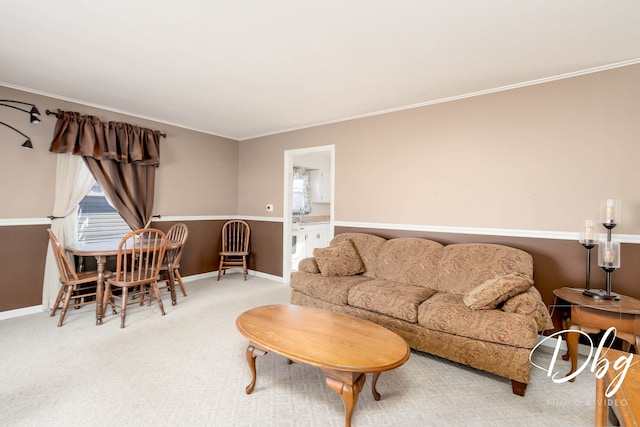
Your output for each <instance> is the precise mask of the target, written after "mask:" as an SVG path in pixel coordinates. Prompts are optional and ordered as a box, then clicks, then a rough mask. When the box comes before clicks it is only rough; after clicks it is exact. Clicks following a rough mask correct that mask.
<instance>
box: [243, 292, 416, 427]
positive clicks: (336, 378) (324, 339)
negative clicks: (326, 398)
mask: <svg viewBox="0 0 640 427" xmlns="http://www.w3.org/2000/svg"><path fill="white" fill-rule="evenodd" d="M236 327H237V328H238V330H239V331H240V333H241V334H242V335H244V336H245V337H246V338H247V339H248V340H249V347H248V348H247V351H246V357H247V362H248V363H249V368H250V369H251V374H252V376H253V378H252V380H251V384H249V385H248V386H247V388H246V391H247V394H250V393H251V392H252V391H253V389H254V387H255V385H256V357H258V356H263V355H265V354H267V353H268V352H269V351H272V352H274V353H278V354H280V355H282V356H284V357H286V358H288V359H290V360H292V361H294V362H298V363H305V364H307V365H311V366H315V367H318V368H320V369H321V370H322V371H323V372H324V374H325V376H326V378H327V385H328V386H329V388H330V389H331V390H333V391H335V392H336V393H338V394H339V395H340V396H341V397H342V402H343V403H344V408H345V425H346V426H347V427H349V426H350V425H351V415H352V414H353V408H354V407H355V405H356V403H357V402H358V394H359V393H360V391H361V390H362V388H363V386H364V383H365V380H366V376H365V374H366V373H373V380H372V384H371V393H372V394H373V397H374V399H375V400H380V394H379V393H378V391H377V390H376V383H377V381H378V377H379V376H380V373H381V372H384V371H388V370H390V369H394V368H397V367H398V366H401V365H402V364H403V363H405V362H406V361H407V360H408V359H409V356H410V354H411V350H410V349H409V346H408V345H407V343H406V342H405V341H404V340H403V339H402V338H401V337H400V336H399V335H397V334H395V333H394V332H391V331H390V330H388V329H386V328H383V327H382V326H379V325H376V324H375V323H372V322H369V321H367V320H363V319H358V318H356V317H353V316H347V315H344V314H337V313H332V312H329V311H326V310H321V309H318V308H312V307H305V306H300V305H287V304H283V305H267V306H262V307H256V308H253V309H251V310H248V311H246V312H244V313H242V314H241V315H240V316H238V319H237V320H236Z"/></svg>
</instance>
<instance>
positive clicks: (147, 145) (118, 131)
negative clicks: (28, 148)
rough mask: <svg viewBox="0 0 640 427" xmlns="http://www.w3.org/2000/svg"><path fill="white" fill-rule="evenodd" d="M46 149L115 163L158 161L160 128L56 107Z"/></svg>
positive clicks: (155, 164)
mask: <svg viewBox="0 0 640 427" xmlns="http://www.w3.org/2000/svg"><path fill="white" fill-rule="evenodd" d="M56 116H57V117H58V121H57V122H56V127H55V129H54V132H53V140H52V141H51V147H50V148H49V151H51V152H53V153H73V154H76V155H80V156H84V157H91V158H94V159H96V160H115V161H117V162H119V163H136V164H140V165H148V166H158V165H159V164H160V135H161V134H160V131H157V130H151V129H146V128H141V127H138V126H134V125H131V124H128V123H121V122H103V121H102V120H100V119H98V118H97V117H94V116H90V115H82V114H80V113H76V112H72V111H61V110H58V113H57V114H56Z"/></svg>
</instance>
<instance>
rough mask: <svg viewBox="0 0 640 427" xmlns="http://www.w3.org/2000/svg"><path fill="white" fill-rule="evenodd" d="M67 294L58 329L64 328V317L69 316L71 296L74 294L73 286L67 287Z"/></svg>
mask: <svg viewBox="0 0 640 427" xmlns="http://www.w3.org/2000/svg"><path fill="white" fill-rule="evenodd" d="M65 289H66V293H65V296H64V302H63V303H62V311H61V312H60V320H59V321H58V327H60V326H62V322H64V316H66V314H67V309H68V308H69V301H70V300H71V294H72V293H73V286H65Z"/></svg>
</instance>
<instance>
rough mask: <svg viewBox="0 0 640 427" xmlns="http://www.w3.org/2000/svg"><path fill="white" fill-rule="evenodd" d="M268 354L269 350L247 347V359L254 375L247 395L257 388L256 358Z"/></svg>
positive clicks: (253, 346) (252, 346) (247, 389)
mask: <svg viewBox="0 0 640 427" xmlns="http://www.w3.org/2000/svg"><path fill="white" fill-rule="evenodd" d="M267 353H268V351H267V350H263V349H261V348H258V347H256V346H255V345H252V344H251V345H249V347H247V351H246V352H245V356H246V357H247V363H248V364H249V369H251V375H252V378H251V384H249V385H248V386H247V388H246V391H247V394H251V392H252V391H253V388H254V387H255V386H256V357H259V356H264V355H265V354H267Z"/></svg>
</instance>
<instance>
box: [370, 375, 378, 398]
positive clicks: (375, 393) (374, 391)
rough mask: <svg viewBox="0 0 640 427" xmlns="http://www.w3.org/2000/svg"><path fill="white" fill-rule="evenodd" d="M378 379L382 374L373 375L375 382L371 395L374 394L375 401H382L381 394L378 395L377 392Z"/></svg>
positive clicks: (372, 384)
mask: <svg viewBox="0 0 640 427" xmlns="http://www.w3.org/2000/svg"><path fill="white" fill-rule="evenodd" d="M378 378H380V372H376V373H375V374H373V380H371V394H373V398H374V399H375V400H380V393H378V390H376V384H377V383H378Z"/></svg>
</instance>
